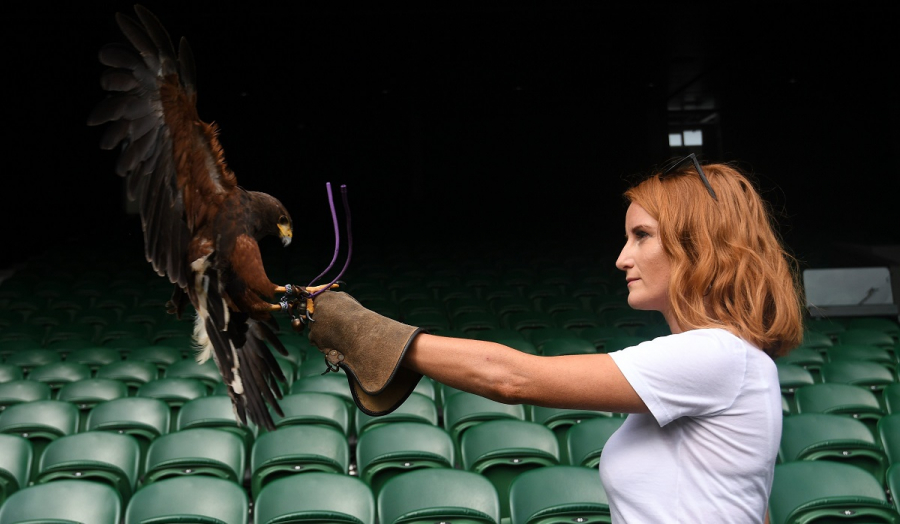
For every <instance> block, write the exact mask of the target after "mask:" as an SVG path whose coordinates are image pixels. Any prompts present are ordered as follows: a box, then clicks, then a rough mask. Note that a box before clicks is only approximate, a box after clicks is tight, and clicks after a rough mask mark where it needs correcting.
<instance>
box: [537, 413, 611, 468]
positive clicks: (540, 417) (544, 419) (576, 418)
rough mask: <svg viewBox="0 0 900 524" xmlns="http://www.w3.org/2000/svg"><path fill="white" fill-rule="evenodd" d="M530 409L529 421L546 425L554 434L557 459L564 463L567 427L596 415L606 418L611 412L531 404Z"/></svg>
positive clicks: (566, 448)
mask: <svg viewBox="0 0 900 524" xmlns="http://www.w3.org/2000/svg"><path fill="white" fill-rule="evenodd" d="M530 411H531V414H530V417H529V419H530V420H531V421H533V422H537V423H538V424H543V425H544V426H547V427H548V428H550V430H552V431H553V433H554V434H555V435H556V441H557V442H558V443H559V460H560V462H561V463H564V464H566V463H568V461H569V459H568V457H569V450H568V446H567V444H566V434H568V432H569V429H570V428H571V427H572V426H574V425H576V424H580V423H581V422H583V421H585V420H589V419H592V418H597V417H604V418H606V417H609V416H611V415H612V413H609V412H603V411H590V410H586V409H563V408H546V407H540V406H532V407H531V410H530Z"/></svg>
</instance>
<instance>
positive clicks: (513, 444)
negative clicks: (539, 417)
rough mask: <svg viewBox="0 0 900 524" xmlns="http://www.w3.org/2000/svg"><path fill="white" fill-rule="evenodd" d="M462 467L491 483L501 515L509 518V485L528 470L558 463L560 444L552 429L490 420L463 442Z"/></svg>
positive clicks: (470, 430)
mask: <svg viewBox="0 0 900 524" xmlns="http://www.w3.org/2000/svg"><path fill="white" fill-rule="evenodd" d="M460 450H461V452H462V457H461V458H462V466H463V468H465V469H467V470H469V471H474V472H476V473H479V474H481V475H483V476H484V477H485V478H487V479H488V480H490V481H491V484H493V485H494V488H496V490H497V494H498V496H499V500H500V515H501V517H502V518H507V517H509V486H510V485H511V484H512V482H513V481H514V480H515V479H516V477H518V476H519V475H520V474H522V473H523V472H525V471H529V470H531V469H535V468H542V467H546V466H555V465H558V464H559V443H558V442H557V440H556V435H554V434H553V431H551V430H550V429H549V428H547V427H545V426H544V425H542V424H538V423H536V422H528V421H524V420H491V421H487V422H483V423H481V424H478V425H476V426H473V427H472V428H470V429H469V430H468V431H466V432H465V434H464V435H463V436H462V440H461V441H460Z"/></svg>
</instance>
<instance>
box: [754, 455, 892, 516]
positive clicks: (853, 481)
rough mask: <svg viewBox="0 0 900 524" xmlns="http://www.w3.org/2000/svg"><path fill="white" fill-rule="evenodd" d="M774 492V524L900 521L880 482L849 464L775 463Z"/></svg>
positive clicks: (804, 461)
mask: <svg viewBox="0 0 900 524" xmlns="http://www.w3.org/2000/svg"><path fill="white" fill-rule="evenodd" d="M771 493H772V494H771V496H770V497H769V517H770V522H771V524H801V523H812V522H841V523H848V524H849V523H863V522H865V523H868V524H875V523H884V524H887V523H891V524H894V523H896V522H898V519H900V515H898V514H897V512H896V510H895V509H894V508H893V506H891V504H890V503H889V502H888V500H887V496H886V494H885V490H884V487H883V486H882V484H881V482H879V481H878V479H876V478H875V477H874V476H872V474H871V473H869V472H868V471H865V470H864V469H862V468H858V467H856V466H851V465H849V464H840V463H837V462H831V461H826V460H801V461H795V462H788V463H784V464H776V465H775V478H774V481H773V483H772V492H771Z"/></svg>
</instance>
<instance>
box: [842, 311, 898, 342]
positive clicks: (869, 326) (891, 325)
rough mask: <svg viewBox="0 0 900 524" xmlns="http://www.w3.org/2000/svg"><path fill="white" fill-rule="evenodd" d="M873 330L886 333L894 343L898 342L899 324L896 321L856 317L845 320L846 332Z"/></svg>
mask: <svg viewBox="0 0 900 524" xmlns="http://www.w3.org/2000/svg"><path fill="white" fill-rule="evenodd" d="M856 329H864V330H875V331H881V332H883V333H887V334H888V335H890V336H891V337H892V338H893V339H894V342H895V343H896V342H900V324H898V323H897V320H896V319H895V320H891V319H889V318H882V317H856V318H851V319H848V320H847V330H856Z"/></svg>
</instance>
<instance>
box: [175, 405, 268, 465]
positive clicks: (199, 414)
mask: <svg viewBox="0 0 900 524" xmlns="http://www.w3.org/2000/svg"><path fill="white" fill-rule="evenodd" d="M174 427H175V428H176V431H184V430H185V429H190V428H213V429H219V430H224V431H230V432H232V433H234V434H235V435H237V436H239V437H240V438H241V440H242V441H243V442H244V448H245V449H246V450H247V453H248V454H249V452H250V448H251V447H252V446H253V441H254V440H255V439H256V435H257V432H258V428H257V427H256V425H255V424H253V422H251V421H249V420H248V421H247V424H246V425H244V424H241V423H239V422H238V419H237V415H235V413H234V406H233V405H232V403H231V398H230V397H228V396H223V395H217V396H208V397H197V398H195V399H193V400H189V401H187V402H185V403H184V404H182V406H181V408H180V409H179V410H178V414H177V416H176V419H175V426H174Z"/></svg>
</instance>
